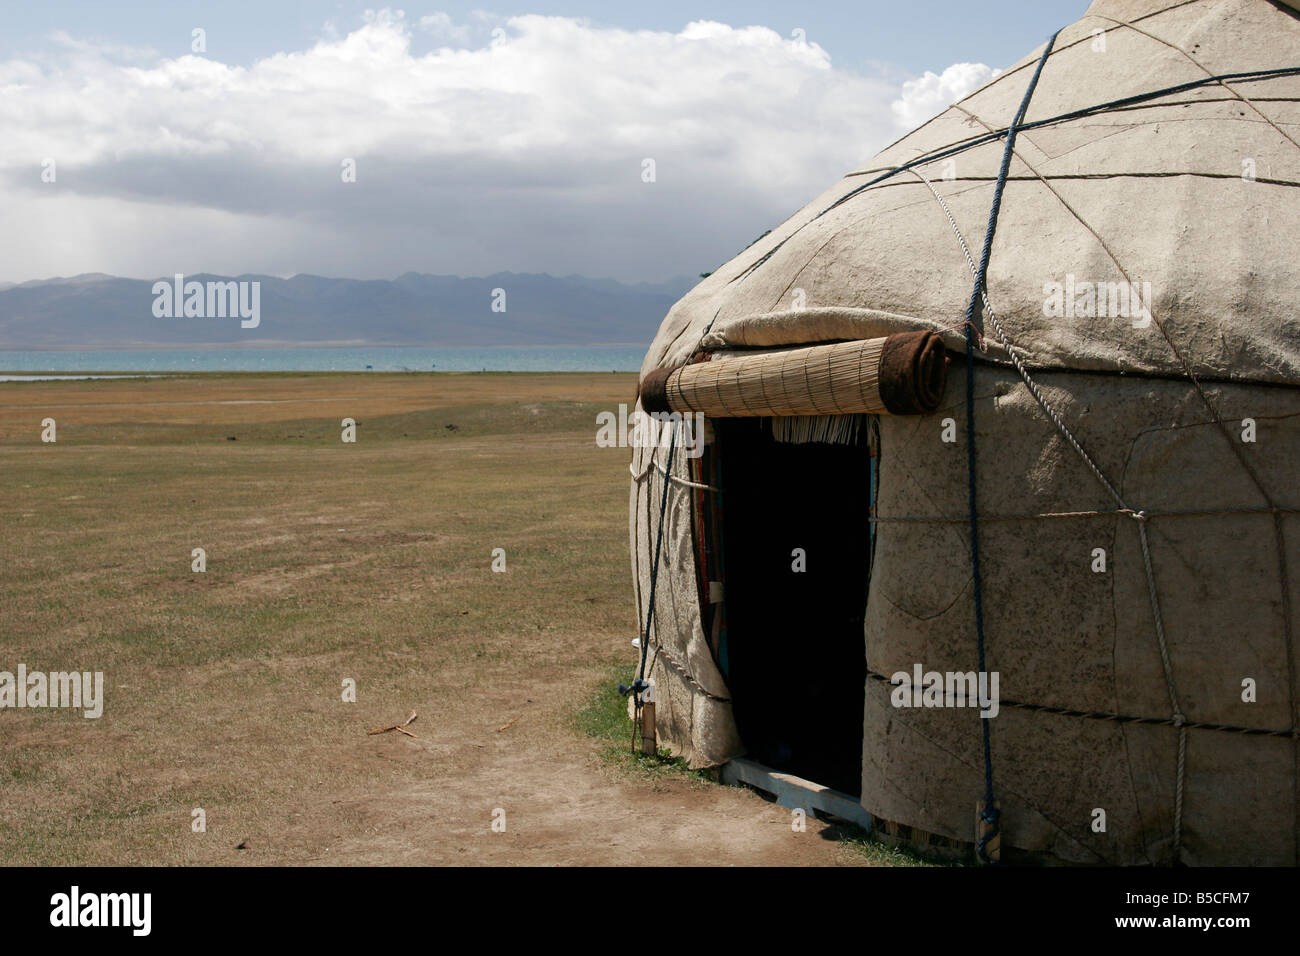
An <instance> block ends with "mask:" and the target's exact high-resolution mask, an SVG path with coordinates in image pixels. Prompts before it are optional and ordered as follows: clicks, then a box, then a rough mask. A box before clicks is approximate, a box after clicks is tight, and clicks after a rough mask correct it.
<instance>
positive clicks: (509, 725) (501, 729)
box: [497, 714, 523, 733]
mask: <svg viewBox="0 0 1300 956" xmlns="http://www.w3.org/2000/svg"><path fill="white" fill-rule="evenodd" d="M522 716H523V714H520V715H519V717H522ZM519 717H516V718H515V719H514V720H512V721H510V722H509V723H508V724H502V725H501V726H500V727H498V728H497V733H501V731H503V730H509V729H510V728H511V727H513V726H514V725H515V724H517V723H519Z"/></svg>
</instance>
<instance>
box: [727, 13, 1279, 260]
mask: <svg viewBox="0 0 1300 956" xmlns="http://www.w3.org/2000/svg"><path fill="white" fill-rule="evenodd" d="M1057 33H1060V31H1059V30H1058V31H1057ZM1055 36H1056V34H1053V38H1055ZM1048 50H1051V46H1050V45H1049V46H1048ZM1041 65H1042V64H1041V63H1040V64H1039V66H1040V67H1041ZM1287 76H1300V67H1296V66H1286V67H1279V68H1277V69H1272V70H1249V71H1246V72H1244V73H1219V74H1216V75H1215V76H1207V77H1203V78H1202V79H1199V80H1190V81H1189V82H1186V83H1179V84H1177V85H1176V86H1166V87H1164V88H1163V89H1159V90H1150V91H1148V92H1146V93H1135V94H1133V95H1132V96H1124V97H1121V98H1120V99H1117V100H1108V101H1107V102H1105V103H1097V104H1095V105H1093V106H1085V107H1083V108H1082V109H1077V110H1071V111H1070V112H1068V113H1061V114H1059V115H1057V116H1049V117H1047V118H1046V119H1040V120H1034V121H1033V122H1032V123H1023V124H1020V125H1018V126H1017V127H1016V129H1017V130H1022V129H1038V128H1040V127H1043V126H1050V125H1052V124H1053V123H1064V122H1068V121H1070V120H1075V119H1080V118H1082V117H1084V116H1091V115H1092V114H1093V113H1104V112H1107V111H1109V110H1117V109H1124V108H1126V107H1130V106H1136V105H1138V104H1139V103H1146V102H1149V101H1150V100H1155V99H1160V98H1161V97H1165V96H1172V95H1174V94H1175V93H1186V92H1188V91H1189V90H1195V89H1199V88H1200V87H1203V86H1211V85H1213V84H1215V83H1221V82H1227V81H1228V80H1234V81H1235V80H1271V79H1279V78H1281V77H1287ZM1037 82H1038V75H1037V73H1035V74H1034V79H1033V82H1032V83H1031V84H1030V87H1029V88H1030V89H1031V90H1032V89H1033V83H1037ZM1011 129H1012V128H1011V127H1009V126H1008V127H1007V128H1006V129H996V130H993V131H992V132H989V133H983V134H981V135H979V136H976V137H974V138H972V139H969V140H967V141H965V142H963V143H958V144H956V145H955V146H945V147H944V148H943V149H939V150H936V151H935V152H933V153H927V154H926V155H924V156H918V157H917V158H916V159H912V160H909V161H908V162H906V163H903V164H902V165H901V166H895V167H893V168H892V169H887V170H885V171H884V172H883V173H881V174H880V175H879V176H876V177H874V178H872V179H870V180H868V181H867V182H865V183H862V184H861V185H859V186H856V187H854V188H853V189H851V190H849V191H848V192H847V193H845V194H844V195H843V196H841V197H840V198H839V199H837V200H835V202H833V203H831V204H830V205H829V206H827V207H826V208H825V209H823V210H822V211H821V212H819V213H818V214H817V215H815V216H813V217H812V218H811V219H809V220H808V222H806V223H804V224H803V225H802V226H800V227H799V228H798V229H796V230H795V231H794V232H792V233H791V234H790V235H789V236H786V237H785V238H784V239H782V240H781V241H780V242H778V243H777V244H776V245H775V246H773V247H772V248H771V249H769V250H768V251H767V252H766V253H765V254H764V255H763V257H762V258H761V259H759V260H758V261H757V262H755V263H754V264H753V265H752V266H750V267H749V268H748V269H746V270H745V271H744V272H743V273H741V274H740V275H739V276H737V277H736V278H737V279H744V278H746V277H747V276H748V275H749V274H750V273H751V272H753V271H754V270H755V269H757V268H758V267H759V266H761V265H762V264H763V263H765V262H767V260H768V259H770V258H772V256H773V255H775V254H776V252H777V251H778V250H779V249H780V248H781V247H782V246H784V245H785V244H786V243H787V242H789V241H790V239H792V238H793V237H794V235H795V233H797V232H799V231H800V230H802V229H804V228H805V227H806V226H809V225H811V224H812V223H814V222H816V221H817V220H818V219H820V218H821V217H822V216H824V215H826V214H827V213H828V212H830V211H831V210H832V209H835V208H837V207H838V206H840V205H841V204H843V203H846V202H848V201H849V200H850V199H852V198H853V197H854V196H857V195H859V194H861V193H863V192H865V191H866V190H868V189H870V188H871V187H872V186H877V185H879V184H880V183H883V182H884V181H885V180H886V179H890V178H892V177H894V176H897V175H898V174H899V173H902V172H906V171H907V170H909V169H913V168H914V167H917V166H924V165H926V164H927V163H933V162H936V161H938V160H940V159H947V158H948V157H949V156H956V155H957V154H958V153H964V152H966V151H967V150H970V149H974V148H975V147H976V146H983V145H984V144H985V143H991V142H993V141H994V140H997V139H1001V138H1002V137H1003V136H1007V135H1009V134H1010V133H1011ZM733 281H734V280H733Z"/></svg>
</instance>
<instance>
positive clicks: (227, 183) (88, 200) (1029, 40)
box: [0, 0, 1087, 281]
mask: <svg viewBox="0 0 1300 956" xmlns="http://www.w3.org/2000/svg"><path fill="white" fill-rule="evenodd" d="M480 2H484V3H486V2H490V0H480ZM1086 5H1087V4H1086V2H1085V0H1071V2H1064V0H1039V2H1034V3H1025V2H1019V3H1011V2H984V3H979V4H975V3H970V2H969V0H942V2H940V0H928V2H927V0H910V2H908V3H904V4H899V3H897V2H890V3H875V2H857V3H836V4H821V5H819V4H817V3H804V4H790V3H784V4H774V3H771V4H764V3H758V4H745V5H740V4H727V3H711V4H710V3H701V2H697V3H690V2H680V3H679V2H665V3H656V4H644V5H642V4H626V5H623V6H613V5H609V4H595V3H592V4H585V5H584V4H577V5H573V4H569V5H565V6H563V7H561V6H558V5H550V4H540V5H529V6H526V7H525V6H517V5H512V6H508V7H498V8H497V9H495V10H491V11H489V10H486V9H478V8H477V7H476V6H475V5H473V4H460V5H456V4H449V3H446V2H443V3H439V4H436V5H432V6H415V5H406V6H404V7H402V8H400V9H399V8H398V7H390V8H378V9H367V8H365V7H363V6H361V5H357V4H352V3H349V2H328V0H323V2H315V0H302V2H299V3H282V4H266V3H246V2H226V3H221V4H215V3H185V2H181V3H171V4H163V3H135V4H116V5H108V4H102V3H97V2H87V3H47V4H26V5H22V6H19V5H17V4H14V9H12V10H11V9H6V11H5V17H6V29H5V31H4V35H3V37H2V38H0V127H2V128H3V129H4V131H5V134H4V136H0V178H2V179H3V186H4V201H3V206H4V222H5V223H6V226H7V228H6V229H4V230H3V232H2V233H0V281H24V280H27V279H34V278H48V277H51V276H56V275H65V276H66V275H75V274H78V273H82V272H109V273H113V274H117V275H128V276H137V277H153V276H159V275H170V274H172V273H175V272H186V273H193V272H200V271H207V272H219V273H227V274H238V273H246V272H258V273H269V274H275V275H291V274H293V273H297V272H311V273H316V274H322V275H337V276H355V277H361V278H389V277H393V276H396V275H399V274H401V273H403V272H406V271H410V270H414V271H419V272H435V273H455V274H460V275H486V274H490V273H493V272H498V271H514V272H551V273H554V274H568V273H573V272H577V273H581V274H583V275H588V276H612V277H614V278H618V279H622V280H625V281H639V280H647V281H659V280H662V279H666V278H668V277H670V276H676V275H694V274H695V273H698V272H701V271H707V270H710V269H713V268H714V267H715V266H717V265H718V264H720V263H721V262H723V261H725V260H726V259H728V258H730V257H731V255H732V254H734V253H735V252H736V251H738V249H739V248H740V247H742V246H744V245H745V244H747V243H748V242H749V241H750V240H751V239H753V238H755V237H756V236H757V235H758V234H759V233H761V232H762V231H764V230H765V229H768V228H770V227H772V226H774V225H776V224H777V223H778V222H780V221H781V220H782V219H784V218H785V217H786V216H787V215H789V214H790V213H791V212H792V211H794V210H795V209H796V208H798V207H799V206H800V205H802V204H803V203H804V202H806V201H807V200H808V199H810V198H811V197H812V196H813V195H814V194H816V193H818V192H820V191H821V190H822V189H824V188H826V187H827V186H828V185H830V184H831V183H833V182H834V181H835V180H836V179H838V178H839V177H840V176H841V175H842V174H843V173H844V172H846V171H848V170H849V169H851V168H853V167H854V166H856V165H858V164H859V163H861V162H862V161H863V160H865V159H867V158H869V157H870V156H871V155H872V154H873V153H874V152H876V151H877V150H878V149H880V148H881V147H883V146H885V145H887V144H888V143H889V142H891V141H893V140H894V139H896V138H897V137H898V136H899V135H901V134H902V133H904V132H906V131H907V130H908V129H911V128H912V127H914V126H916V125H917V124H919V123H921V122H923V121H924V120H926V119H928V118H929V117H930V116H932V115H934V114H935V113H937V112H938V111H940V110H941V109H942V108H943V107H945V106H946V105H947V104H948V103H950V102H951V101H952V100H954V99H956V98H958V97H960V96H962V95H964V94H965V93H966V92H968V91H969V90H971V89H973V88H974V87H976V86H978V85H979V84H981V83H983V82H984V81H986V80H987V79H988V78H989V77H990V76H991V75H992V73H993V70H994V69H996V68H1001V67H1005V66H1007V65H1008V64H1010V63H1011V62H1013V61H1014V60H1015V59H1017V58H1018V57H1020V56H1021V55H1023V54H1025V53H1027V52H1028V51H1029V50H1030V49H1032V48H1033V47H1034V46H1036V45H1037V44H1038V43H1040V42H1042V40H1044V39H1045V38H1046V36H1047V35H1048V34H1049V33H1050V32H1051V31H1052V30H1053V29H1055V28H1056V27H1059V26H1062V25H1064V24H1066V23H1068V22H1071V21H1072V20H1074V19H1077V18H1078V16H1080V15H1081V13H1082V11H1083V9H1084V8H1085V7H1086ZM6 6H9V5H8V4H6ZM196 31H200V32H196ZM647 160H652V161H653V174H654V175H653V180H654V181H653V182H646V181H645V179H646V178H647V174H646V170H647V166H648V164H647ZM352 171H355V181H345V180H347V179H349V178H351V177H350V173H351V172H352Z"/></svg>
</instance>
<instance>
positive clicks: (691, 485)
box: [627, 453, 722, 494]
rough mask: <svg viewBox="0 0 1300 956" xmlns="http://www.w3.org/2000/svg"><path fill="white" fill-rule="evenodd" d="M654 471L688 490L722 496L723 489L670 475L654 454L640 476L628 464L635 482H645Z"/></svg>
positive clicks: (629, 464)
mask: <svg viewBox="0 0 1300 956" xmlns="http://www.w3.org/2000/svg"><path fill="white" fill-rule="evenodd" d="M652 469H653V470H654V471H657V472H659V474H661V475H663V476H664V477H665V478H667V479H668V480H669V481H673V482H676V483H677V484H679V485H685V486H686V487H687V488H698V489H700V490H701V491H713V492H717V493H718V494H722V489H721V488H715V487H714V486H713V485H702V484H700V483H699V482H698V481H688V480H687V479H685V478H678V477H677V476H676V475H670V474H669V473H668V472H667V470H665V468H664V467H663V465H661V464H659V462H657V461H655V459H654V454H653V453H651V456H650V461H649V463H648V464H647V465H646V466H645V470H644V471H642V472H641V474H639V475H638V474H637V472H636V468H634V467H633V466H632V464H631V463H630V462H629V463H628V466H627V470H628V471H629V472H631V473H632V480H633V481H641V480H643V479H644V478H645V477H646V476H647V475H649V474H650V472H651V470H652Z"/></svg>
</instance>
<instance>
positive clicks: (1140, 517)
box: [1120, 508, 1150, 523]
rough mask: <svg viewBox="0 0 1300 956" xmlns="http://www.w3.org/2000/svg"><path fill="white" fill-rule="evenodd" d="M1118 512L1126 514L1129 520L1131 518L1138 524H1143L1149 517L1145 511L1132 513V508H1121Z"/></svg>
mask: <svg viewBox="0 0 1300 956" xmlns="http://www.w3.org/2000/svg"><path fill="white" fill-rule="evenodd" d="M1120 512H1121V513H1122V514H1126V515H1128V516H1129V517H1130V518H1132V519H1133V520H1134V521H1139V522H1144V523H1145V522H1146V521H1147V519H1148V518H1149V517H1150V515H1148V514H1147V513H1146V512H1145V511H1142V510H1137V511H1134V510H1133V509H1132V508H1121V509H1120Z"/></svg>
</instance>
